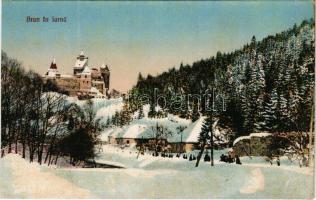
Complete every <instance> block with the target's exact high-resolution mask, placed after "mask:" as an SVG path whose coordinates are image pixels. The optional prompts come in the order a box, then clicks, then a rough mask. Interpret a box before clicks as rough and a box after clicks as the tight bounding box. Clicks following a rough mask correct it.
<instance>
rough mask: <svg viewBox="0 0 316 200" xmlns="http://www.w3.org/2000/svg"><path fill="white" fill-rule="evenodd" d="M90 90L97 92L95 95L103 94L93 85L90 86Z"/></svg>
mask: <svg viewBox="0 0 316 200" xmlns="http://www.w3.org/2000/svg"><path fill="white" fill-rule="evenodd" d="M90 91H91V92H95V93H97V95H103V94H102V93H101V92H100V91H99V90H98V89H97V88H95V87H91V89H90Z"/></svg>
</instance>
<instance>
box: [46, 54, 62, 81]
mask: <svg viewBox="0 0 316 200" xmlns="http://www.w3.org/2000/svg"><path fill="white" fill-rule="evenodd" d="M58 75H60V74H59V72H58V70H57V64H56V59H55V58H54V59H53V61H52V62H51V64H50V67H49V69H48V70H47V72H46V74H45V76H48V77H56V76H58Z"/></svg>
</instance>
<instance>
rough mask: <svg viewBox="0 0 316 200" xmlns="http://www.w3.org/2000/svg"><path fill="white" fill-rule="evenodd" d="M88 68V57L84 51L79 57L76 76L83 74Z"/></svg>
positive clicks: (75, 69)
mask: <svg viewBox="0 0 316 200" xmlns="http://www.w3.org/2000/svg"><path fill="white" fill-rule="evenodd" d="M86 66H88V57H86V56H85V55H84V53H83V51H81V53H80V55H79V56H77V60H76V63H75V67H74V75H76V74H77V73H81V72H82V71H83V69H84V68H85V67H86Z"/></svg>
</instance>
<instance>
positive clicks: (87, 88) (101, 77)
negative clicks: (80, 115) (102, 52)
mask: <svg viewBox="0 0 316 200" xmlns="http://www.w3.org/2000/svg"><path fill="white" fill-rule="evenodd" d="M43 79H44V81H45V82H47V81H52V82H53V83H55V84H56V86H57V87H58V88H59V89H60V90H62V91H64V92H67V93H68V94H69V96H78V97H81V98H91V97H95V98H105V97H106V96H108V90H109V86H110V70H109V68H108V66H107V65H104V64H103V65H102V66H100V67H99V68H97V67H93V68H91V69H90V67H89V66H88V57H87V56H85V55H84V53H83V51H81V53H80V55H79V56H77V59H76V63H75V66H74V67H73V74H72V75H68V74H60V73H59V72H58V69H57V64H56V60H55V59H54V60H53V61H52V63H51V65H50V67H49V69H48V71H47V72H46V74H45V75H44V76H43Z"/></svg>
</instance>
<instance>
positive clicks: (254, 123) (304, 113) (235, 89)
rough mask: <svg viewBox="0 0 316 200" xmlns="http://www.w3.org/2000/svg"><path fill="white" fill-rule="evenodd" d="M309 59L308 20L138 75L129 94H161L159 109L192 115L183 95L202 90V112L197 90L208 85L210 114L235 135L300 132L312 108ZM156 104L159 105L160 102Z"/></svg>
mask: <svg viewBox="0 0 316 200" xmlns="http://www.w3.org/2000/svg"><path fill="white" fill-rule="evenodd" d="M314 63H315V59H314V22H313V19H310V20H309V21H307V20H305V21H303V22H302V23H301V24H300V25H294V26H293V27H292V28H290V29H288V30H286V31H283V32H281V33H278V34H276V35H274V36H268V37H266V38H264V39H263V40H261V41H256V38H255V36H253V38H252V39H251V42H250V44H246V45H245V46H243V47H242V48H241V49H239V50H236V51H234V52H231V53H221V52H218V53H217V55H216V56H213V57H210V58H209V59H205V60H200V61H198V62H195V63H193V64H192V65H183V64H181V65H180V67H179V68H178V69H176V68H171V69H169V71H167V72H163V73H162V74H160V75H157V76H151V75H148V76H147V77H146V78H145V77H143V76H142V75H141V74H139V78H138V82H137V85H136V86H135V87H134V88H133V89H132V94H134V95H140V94H141V95H148V96H149V99H150V100H149V101H150V103H151V104H153V105H154V104H156V102H157V98H155V96H156V97H157V94H158V95H163V96H164V97H165V98H166V106H165V109H164V111H166V112H169V113H173V114H178V115H180V116H181V117H186V118H193V120H195V119H196V118H197V117H196V116H197V115H198V111H197V110H198V109H197V105H198V101H197V98H195V100H194V101H193V100H192V99H194V98H192V96H191V100H190V96H188V94H200V95H201V102H200V104H199V105H200V106H201V107H202V110H201V113H202V114H205V113H206V109H205V105H204V102H205V101H204V100H203V96H202V94H204V93H205V91H206V90H207V89H211V90H213V92H214V93H215V94H216V95H217V96H218V97H219V98H217V99H215V103H214V105H215V107H214V108H215V109H214V110H216V112H214V113H215V114H216V115H217V116H218V117H220V118H221V123H224V125H227V126H230V127H232V128H233V129H234V131H235V133H236V136H237V135H244V134H247V133H250V132H256V131H271V132H274V131H298V130H300V131H304V130H308V126H309V119H310V113H311V105H312V98H311V97H312V94H311V91H312V88H313V85H314ZM154 91H157V93H156V94H155V92H154ZM213 92H212V94H213ZM175 101H176V103H175ZM187 101H189V103H187ZM223 102H224V103H223ZM158 103H159V104H160V106H163V104H164V103H165V102H164V101H158ZM223 106H224V109H223ZM151 107H152V108H154V106H151ZM179 107H181V109H179ZM152 114H153V116H154V115H155V111H154V110H153V112H152Z"/></svg>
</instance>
